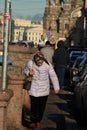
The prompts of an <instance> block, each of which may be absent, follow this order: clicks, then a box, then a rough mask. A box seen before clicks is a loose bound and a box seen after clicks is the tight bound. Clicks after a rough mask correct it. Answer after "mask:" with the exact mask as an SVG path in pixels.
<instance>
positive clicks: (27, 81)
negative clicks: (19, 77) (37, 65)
mask: <svg viewBox="0 0 87 130" xmlns="http://www.w3.org/2000/svg"><path fill="white" fill-rule="evenodd" d="M32 62H33V61H32ZM33 66H34V63H32V69H33ZM32 78H33V76H32V75H29V76H27V77H26V78H25V80H24V83H23V89H26V90H29V89H30V87H31V83H32Z"/></svg>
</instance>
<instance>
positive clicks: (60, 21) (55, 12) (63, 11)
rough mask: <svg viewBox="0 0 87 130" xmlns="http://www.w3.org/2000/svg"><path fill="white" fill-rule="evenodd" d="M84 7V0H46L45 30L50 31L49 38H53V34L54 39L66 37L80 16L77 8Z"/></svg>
mask: <svg viewBox="0 0 87 130" xmlns="http://www.w3.org/2000/svg"><path fill="white" fill-rule="evenodd" d="M82 7H83V0H46V7H45V11H44V16H43V28H44V32H47V31H50V33H51V37H50V38H49V39H50V40H51V38H52V36H53V37H54V40H55V39H56V40H58V39H61V38H62V39H66V37H67V36H68V33H69V31H70V29H71V28H72V27H73V26H74V24H75V22H76V20H77V18H78V17H79V15H78V13H77V11H75V10H78V9H79V10H80V9H81V8H82ZM75 13H76V15H75ZM72 14H73V15H72Z"/></svg>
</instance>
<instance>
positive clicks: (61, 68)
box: [53, 40, 69, 89]
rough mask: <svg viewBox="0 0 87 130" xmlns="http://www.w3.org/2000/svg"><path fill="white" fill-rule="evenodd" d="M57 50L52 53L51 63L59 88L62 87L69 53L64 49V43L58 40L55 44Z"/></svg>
mask: <svg viewBox="0 0 87 130" xmlns="http://www.w3.org/2000/svg"><path fill="white" fill-rule="evenodd" d="M57 47H58V48H57V49H56V50H55V52H54V56H53V62H54V69H55V72H56V74H57V77H58V79H59V84H60V88H61V89H62V88H63V87H64V78H65V70H66V66H67V62H68V57H69V53H68V51H67V49H66V48H65V43H64V41H63V40H60V41H59V42H58V43H57Z"/></svg>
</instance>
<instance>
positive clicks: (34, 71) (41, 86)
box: [24, 51, 60, 128]
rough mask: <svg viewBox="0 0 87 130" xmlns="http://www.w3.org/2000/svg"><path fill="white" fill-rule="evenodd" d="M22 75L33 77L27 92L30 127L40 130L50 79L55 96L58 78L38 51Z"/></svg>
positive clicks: (57, 90)
mask: <svg viewBox="0 0 87 130" xmlns="http://www.w3.org/2000/svg"><path fill="white" fill-rule="evenodd" d="M32 66H33V68H32ZM24 73H25V74H26V76H28V75H32V76H33V79H32V84H31V88H30V90H29V95H30V99H31V114H30V120H31V124H30V127H32V128H40V127H41V120H42V117H43V113H44V110H45V106H46V102H47V98H48V95H49V93H50V79H51V81H52V84H53V88H54V92H55V94H57V93H58V92H59V89H60V87H59V82H58V78H57V76H56V73H55V71H54V69H53V66H52V65H51V63H49V62H48V61H47V60H46V59H45V58H44V55H43V54H42V52H40V51H38V52H37V53H36V54H35V55H34V57H33V59H32V60H30V61H29V62H28V63H27V65H26V66H25V68H24Z"/></svg>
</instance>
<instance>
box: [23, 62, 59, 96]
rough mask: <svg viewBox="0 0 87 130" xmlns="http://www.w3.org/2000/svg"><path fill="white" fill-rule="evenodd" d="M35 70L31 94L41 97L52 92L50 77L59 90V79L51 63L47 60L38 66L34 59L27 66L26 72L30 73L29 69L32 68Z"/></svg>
mask: <svg viewBox="0 0 87 130" xmlns="http://www.w3.org/2000/svg"><path fill="white" fill-rule="evenodd" d="M32 64H33V69H34V71H35V74H34V75H33V80H32V84H31V88H30V90H29V95H32V96H35V97H39V96H46V95H49V93H50V79H51V81H52V83H53V88H54V90H59V89H60V87H59V81H58V78H57V76H56V73H55V71H54V69H53V66H52V65H51V64H50V63H49V65H48V64H47V63H45V62H43V64H42V65H41V66H37V65H36V64H35V63H33V61H32V60H30V61H29V62H28V63H27V64H26V66H25V68H24V73H25V74H26V75H28V74H29V71H30V70H31V69H32Z"/></svg>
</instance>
